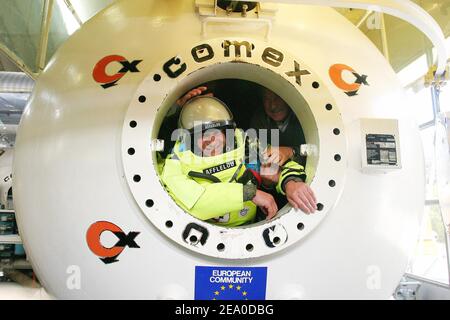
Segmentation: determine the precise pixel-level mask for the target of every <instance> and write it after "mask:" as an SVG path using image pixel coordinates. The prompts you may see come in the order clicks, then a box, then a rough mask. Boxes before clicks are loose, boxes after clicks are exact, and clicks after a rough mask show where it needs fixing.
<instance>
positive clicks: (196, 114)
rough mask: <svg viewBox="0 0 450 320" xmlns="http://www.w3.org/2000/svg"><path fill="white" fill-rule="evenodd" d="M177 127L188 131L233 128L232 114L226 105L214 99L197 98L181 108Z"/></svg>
mask: <svg viewBox="0 0 450 320" xmlns="http://www.w3.org/2000/svg"><path fill="white" fill-rule="evenodd" d="M178 126H179V127H180V128H183V129H187V130H189V131H190V132H191V133H193V132H194V130H199V131H202V132H203V131H205V130H208V129H224V128H234V127H235V122H234V120H233V114H232V113H231V111H230V109H228V107H227V105H226V104H225V103H224V102H222V101H220V100H219V99H217V98H214V97H206V96H197V97H195V98H193V99H191V100H189V101H188V102H187V103H186V104H185V105H184V106H183V108H182V110H181V114H180V117H179V119H178Z"/></svg>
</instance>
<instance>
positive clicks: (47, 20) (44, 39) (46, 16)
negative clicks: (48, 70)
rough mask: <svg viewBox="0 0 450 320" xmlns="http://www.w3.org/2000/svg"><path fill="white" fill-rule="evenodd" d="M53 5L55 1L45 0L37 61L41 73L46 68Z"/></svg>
mask: <svg viewBox="0 0 450 320" xmlns="http://www.w3.org/2000/svg"><path fill="white" fill-rule="evenodd" d="M53 3H54V0H45V2H44V9H43V14H42V25H41V39H40V41H39V49H38V56H37V59H36V65H37V67H38V70H39V72H40V71H42V70H44V68H45V63H46V57H47V47H48V35H49V32H50V24H51V20H52V13H53Z"/></svg>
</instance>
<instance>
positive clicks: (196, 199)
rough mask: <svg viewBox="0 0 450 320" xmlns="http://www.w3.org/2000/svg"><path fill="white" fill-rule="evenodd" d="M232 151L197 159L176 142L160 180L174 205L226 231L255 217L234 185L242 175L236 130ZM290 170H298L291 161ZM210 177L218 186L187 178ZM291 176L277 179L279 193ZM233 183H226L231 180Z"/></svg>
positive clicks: (238, 185) (252, 206) (239, 137)
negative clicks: (226, 228)
mask: <svg viewBox="0 0 450 320" xmlns="http://www.w3.org/2000/svg"><path fill="white" fill-rule="evenodd" d="M235 137H236V148H235V149H233V150H231V151H229V152H225V153H223V154H221V155H217V156H211V157H200V156H197V155H196V154H194V153H193V152H192V151H190V150H186V151H183V146H182V144H181V143H180V142H177V143H176V144H175V147H174V150H173V153H172V154H170V155H169V156H168V158H167V159H166V160H165V163H164V167H163V169H162V174H161V179H162V182H163V183H164V185H165V186H166V189H167V190H168V191H169V194H170V195H171V196H172V198H173V199H174V200H175V202H176V203H177V204H178V205H179V206H180V207H181V208H183V209H184V210H185V211H187V212H189V213H190V214H191V215H193V216H194V217H196V218H198V219H200V220H210V222H212V223H215V224H218V225H223V226H227V227H234V226H239V225H243V224H246V223H251V222H252V221H253V220H254V218H255V215H256V206H255V204H254V203H253V202H251V201H245V202H244V200H243V184H241V183H238V182H236V180H238V179H239V178H240V177H241V176H242V174H243V173H244V172H245V170H246V167H245V164H244V156H245V143H244V139H243V136H242V132H241V131H240V130H236V131H235ZM287 165H289V167H290V168H294V167H295V168H301V169H303V167H302V166H300V165H299V164H297V163H295V162H293V161H291V162H288V164H287ZM191 171H192V172H197V173H203V174H208V175H212V176H214V177H216V178H218V180H220V182H215V183H214V182H212V181H210V180H207V179H204V178H198V177H193V176H192V175H191V176H190V175H189V173H190V172H191ZM293 174H296V175H298V173H294V172H291V171H289V172H288V173H287V174H284V176H283V172H282V173H281V175H280V181H279V183H278V186H277V190H278V191H279V192H282V193H283V191H282V190H281V183H282V180H283V178H285V177H287V176H291V175H293ZM233 177H234V178H235V179H233V181H230V180H232V178H233Z"/></svg>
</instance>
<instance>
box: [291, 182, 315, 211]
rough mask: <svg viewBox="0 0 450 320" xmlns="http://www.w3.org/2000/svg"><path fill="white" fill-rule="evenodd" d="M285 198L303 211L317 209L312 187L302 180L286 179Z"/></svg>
mask: <svg viewBox="0 0 450 320" xmlns="http://www.w3.org/2000/svg"><path fill="white" fill-rule="evenodd" d="M285 188H286V198H287V199H288V201H289V203H290V204H291V205H292V206H293V207H294V208H296V209H300V210H302V211H303V212H304V213H306V214H309V213H314V211H316V210H317V201H316V197H315V196H314V192H313V191H312V189H311V188H310V187H309V186H308V185H307V184H306V183H304V182H298V181H294V180H291V181H288V182H287V183H286V186H285Z"/></svg>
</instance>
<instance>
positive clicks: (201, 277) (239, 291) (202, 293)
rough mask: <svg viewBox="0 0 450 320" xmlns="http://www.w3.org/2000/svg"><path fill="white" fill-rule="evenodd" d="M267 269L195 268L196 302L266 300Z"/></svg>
mask: <svg viewBox="0 0 450 320" xmlns="http://www.w3.org/2000/svg"><path fill="white" fill-rule="evenodd" d="M266 283H267V267H253V268H246V267H202V266H196V267H195V300H265V298H266Z"/></svg>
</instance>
